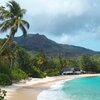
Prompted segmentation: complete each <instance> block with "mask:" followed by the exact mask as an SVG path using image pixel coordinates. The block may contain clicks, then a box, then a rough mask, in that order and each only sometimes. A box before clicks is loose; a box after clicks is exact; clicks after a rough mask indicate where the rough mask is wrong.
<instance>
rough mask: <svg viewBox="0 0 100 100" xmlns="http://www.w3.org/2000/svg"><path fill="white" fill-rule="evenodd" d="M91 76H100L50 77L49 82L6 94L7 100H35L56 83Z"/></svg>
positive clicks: (42, 82) (24, 87) (89, 75)
mask: <svg viewBox="0 0 100 100" xmlns="http://www.w3.org/2000/svg"><path fill="white" fill-rule="evenodd" d="M91 76H100V74H84V75H68V76H56V77H51V78H50V79H49V80H47V81H46V80H45V79H42V80H45V81H40V82H38V83H36V84H33V85H30V86H23V87H20V88H18V89H16V90H15V91H13V92H9V91H8V94H7V100H37V97H38V95H39V93H41V92H42V91H43V90H47V89H49V88H50V86H52V85H55V84H56V83H57V82H60V81H63V80H66V81H69V80H72V79H74V78H80V77H91Z"/></svg>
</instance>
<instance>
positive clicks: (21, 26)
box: [19, 24, 27, 36]
mask: <svg viewBox="0 0 100 100" xmlns="http://www.w3.org/2000/svg"><path fill="white" fill-rule="evenodd" d="M19 27H20V29H21V30H22V32H23V35H24V36H27V30H26V29H25V27H24V26H23V24H20V26H19Z"/></svg>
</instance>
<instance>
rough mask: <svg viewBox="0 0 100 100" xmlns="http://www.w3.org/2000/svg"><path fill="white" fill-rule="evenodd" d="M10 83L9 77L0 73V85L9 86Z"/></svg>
mask: <svg viewBox="0 0 100 100" xmlns="http://www.w3.org/2000/svg"><path fill="white" fill-rule="evenodd" d="M11 84H12V81H11V80H10V78H9V76H8V75H6V74H4V73H0V85H3V86H5V85H11Z"/></svg>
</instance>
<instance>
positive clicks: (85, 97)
mask: <svg viewBox="0 0 100 100" xmlns="http://www.w3.org/2000/svg"><path fill="white" fill-rule="evenodd" d="M38 100H100V77H99V76H98V77H85V78H76V79H73V80H70V81H63V82H59V83H57V84H56V85H54V86H52V87H51V88H50V89H48V90H45V91H43V92H41V93H40V95H39V96H38Z"/></svg>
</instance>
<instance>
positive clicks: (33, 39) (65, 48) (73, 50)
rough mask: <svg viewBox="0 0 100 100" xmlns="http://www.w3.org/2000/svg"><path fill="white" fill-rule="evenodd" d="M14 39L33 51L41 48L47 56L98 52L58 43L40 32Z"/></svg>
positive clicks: (72, 55)
mask: <svg viewBox="0 0 100 100" xmlns="http://www.w3.org/2000/svg"><path fill="white" fill-rule="evenodd" d="M14 41H16V42H17V43H18V44H19V45H20V46H22V47H23V48H25V49H26V50H28V51H31V52H33V53H34V52H36V51H38V50H40V49H41V50H43V51H44V52H45V53H46V54H47V55H48V56H49V55H52V56H57V55H58V54H61V55H62V56H64V57H76V56H79V55H81V54H89V55H90V54H97V53H98V52H95V51H93V50H90V49H86V48H83V47H78V46H73V45H67V44H59V43H56V42H54V41H52V40H50V39H48V38H47V37H46V36H45V35H40V34H28V36H27V37H23V36H20V37H15V38H14Z"/></svg>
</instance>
